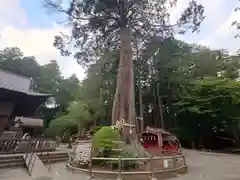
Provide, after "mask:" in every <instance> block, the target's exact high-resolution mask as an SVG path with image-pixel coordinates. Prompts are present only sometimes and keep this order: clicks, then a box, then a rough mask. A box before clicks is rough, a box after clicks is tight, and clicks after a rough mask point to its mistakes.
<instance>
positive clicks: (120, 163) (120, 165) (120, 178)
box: [117, 156, 123, 180]
mask: <svg viewBox="0 0 240 180" xmlns="http://www.w3.org/2000/svg"><path fill="white" fill-rule="evenodd" d="M117 180H123V178H122V159H121V156H119V157H118V177H117Z"/></svg>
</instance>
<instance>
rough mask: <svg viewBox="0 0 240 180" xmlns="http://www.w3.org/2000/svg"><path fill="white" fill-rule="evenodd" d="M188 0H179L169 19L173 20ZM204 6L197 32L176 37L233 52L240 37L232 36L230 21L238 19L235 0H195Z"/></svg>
mask: <svg viewBox="0 0 240 180" xmlns="http://www.w3.org/2000/svg"><path fill="white" fill-rule="evenodd" d="M188 2H189V0H188V1H187V0H179V1H178V5H177V10H174V11H173V13H171V20H172V21H173V20H175V19H176V17H179V15H180V13H181V12H183V10H184V8H186V7H187V5H188ZM197 2H198V3H199V4H202V5H203V6H204V7H205V12H204V15H205V16H206V18H205V20H204V21H203V23H202V25H201V29H200V32H199V33H198V34H192V33H187V34H186V35H181V36H177V38H179V39H181V40H184V41H187V42H189V43H199V44H203V45H206V46H209V47H211V48H214V49H219V48H223V49H227V50H229V51H230V52H231V53H234V52H236V51H237V49H239V43H240V39H236V38H234V36H235V35H236V29H234V27H232V26H231V24H232V22H233V21H235V20H239V19H240V13H235V12H234V8H235V7H237V3H238V2H237V1H235V2H234V1H228V0H197Z"/></svg>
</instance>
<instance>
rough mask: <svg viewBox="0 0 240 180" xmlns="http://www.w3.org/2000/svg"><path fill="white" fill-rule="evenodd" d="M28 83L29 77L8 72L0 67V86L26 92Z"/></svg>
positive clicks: (29, 81) (29, 82) (28, 86)
mask: <svg viewBox="0 0 240 180" xmlns="http://www.w3.org/2000/svg"><path fill="white" fill-rule="evenodd" d="M30 85H31V79H30V78H27V77H24V76H20V75H16V74H13V73H9V72H7V71H3V70H1V69H0V88H3V89H8V90H12V91H18V92H23V93H27V92H28V91H29V88H30Z"/></svg>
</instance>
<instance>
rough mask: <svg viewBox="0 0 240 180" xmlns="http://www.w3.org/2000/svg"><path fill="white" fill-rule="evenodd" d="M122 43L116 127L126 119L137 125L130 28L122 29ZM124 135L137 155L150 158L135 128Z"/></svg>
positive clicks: (124, 132)
mask: <svg viewBox="0 0 240 180" xmlns="http://www.w3.org/2000/svg"><path fill="white" fill-rule="evenodd" d="M120 41H121V47H120V61H119V68H118V78H117V86H116V94H115V97H114V102H113V110H112V125H115V124H116V121H117V120H121V119H124V120H125V122H126V123H128V124H131V125H136V112H135V90H134V77H133V59H132V47H131V34H130V29H129V28H122V29H121V30H120ZM122 135H123V139H124V141H125V142H127V143H128V144H130V146H133V147H134V149H136V150H137V152H136V153H137V154H139V155H141V156H143V155H144V156H149V154H148V153H147V151H146V150H145V149H144V148H143V147H142V146H141V144H140V143H139V141H138V139H137V134H136V131H135V128H133V129H132V132H131V133H130V132H129V131H126V130H124V131H122Z"/></svg>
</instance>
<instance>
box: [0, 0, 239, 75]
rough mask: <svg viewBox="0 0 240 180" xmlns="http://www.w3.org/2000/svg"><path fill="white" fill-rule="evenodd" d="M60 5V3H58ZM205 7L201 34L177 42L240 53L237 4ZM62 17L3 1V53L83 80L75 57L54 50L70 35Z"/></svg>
mask: <svg viewBox="0 0 240 180" xmlns="http://www.w3.org/2000/svg"><path fill="white" fill-rule="evenodd" d="M58 1H61V0H58ZM197 1H198V3H202V4H203V5H204V7H205V15H206V19H205V21H204V22H203V24H202V26H201V29H200V33H198V34H192V33H187V34H185V35H184V36H177V38H179V39H182V40H185V41H187V42H190V43H200V44H203V45H206V46H209V47H211V48H214V49H216V48H224V49H228V50H229V51H230V52H235V51H236V50H237V49H239V45H240V40H239V39H235V38H234V35H235V34H236V30H235V29H234V28H232V27H231V23H232V21H234V20H240V14H239V13H234V8H235V7H236V5H237V3H238V0H197ZM187 4H188V0H178V3H177V6H176V8H175V9H173V10H171V19H172V21H174V20H175V19H177V17H179V14H180V13H181V12H182V11H183V9H184V8H185V7H186V6H187ZM60 20H61V16H59V15H56V14H55V15H54V14H49V13H48V12H47V10H46V9H44V8H43V5H42V2H41V0H1V3H0V33H1V41H0V49H2V48H4V47H6V46H18V47H19V48H20V49H21V50H22V51H23V52H24V54H25V55H27V56H30V55H33V56H35V57H36V58H37V60H38V62H39V63H40V64H45V63H48V62H49V61H50V60H51V59H56V60H57V61H58V63H59V66H60V69H61V71H62V72H63V74H64V76H65V77H68V76H70V75H71V74H72V73H76V74H77V76H78V77H79V78H80V79H82V78H83V77H84V71H83V69H82V68H81V67H80V66H79V65H77V63H76V61H75V60H74V59H73V58H72V57H68V58H66V57H61V56H60V54H59V52H58V51H57V50H56V49H55V48H54V47H53V46H52V42H53V38H54V35H56V34H58V33H59V32H61V31H69V29H66V28H64V27H61V26H60V25H57V24H56V22H59V21H60Z"/></svg>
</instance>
